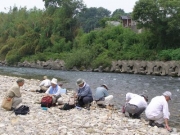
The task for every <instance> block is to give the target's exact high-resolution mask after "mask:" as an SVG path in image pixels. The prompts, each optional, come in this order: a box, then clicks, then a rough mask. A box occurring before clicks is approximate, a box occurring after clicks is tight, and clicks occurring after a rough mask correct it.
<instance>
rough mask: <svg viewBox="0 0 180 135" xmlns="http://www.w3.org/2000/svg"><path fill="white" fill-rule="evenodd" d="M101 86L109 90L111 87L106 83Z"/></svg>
mask: <svg viewBox="0 0 180 135" xmlns="http://www.w3.org/2000/svg"><path fill="white" fill-rule="evenodd" d="M101 86H104V87H105V88H106V89H107V90H109V88H108V86H107V85H106V84H102V85H101Z"/></svg>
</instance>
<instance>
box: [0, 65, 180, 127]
mask: <svg viewBox="0 0 180 135" xmlns="http://www.w3.org/2000/svg"><path fill="white" fill-rule="evenodd" d="M0 74H5V75H15V76H23V77H26V78H38V79H40V78H42V76H44V75H47V76H48V77H49V78H53V77H55V78H58V80H59V81H60V82H63V83H64V85H63V87H65V88H68V89H74V90H76V89H77V86H76V80H77V79H78V78H83V79H84V80H85V81H86V82H87V83H88V84H89V85H90V87H91V89H92V91H93V93H94V91H95V88H96V87H98V86H100V85H101V84H104V83H105V84H107V85H108V87H109V89H110V90H109V93H110V94H113V95H114V104H115V105H116V107H117V108H119V109H120V108H121V107H122V105H123V104H124V102H125V94H126V93H127V92H132V93H137V94H147V95H148V97H149V101H150V100H151V98H153V97H154V96H157V95H162V93H163V92H164V91H167V90H168V91H171V92H172V100H171V101H170V102H169V110H170V113H171V116H170V126H173V127H177V128H179V127H180V98H179V97H180V78H179V77H176V78H173V77H170V76H152V75H137V74H121V73H98V72H77V71H59V70H46V69H34V68H14V67H0Z"/></svg>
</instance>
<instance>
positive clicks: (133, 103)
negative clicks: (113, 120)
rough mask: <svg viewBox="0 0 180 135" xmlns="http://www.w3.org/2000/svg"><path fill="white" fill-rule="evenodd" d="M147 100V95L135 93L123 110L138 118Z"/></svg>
mask: <svg viewBox="0 0 180 135" xmlns="http://www.w3.org/2000/svg"><path fill="white" fill-rule="evenodd" d="M147 102H148V96H146V95H141V96H140V95H136V96H135V97H132V98H131V99H130V100H129V102H128V103H127V104H126V106H125V112H128V113H129V116H130V117H132V118H137V119H139V118H140V115H141V113H142V112H143V111H144V110H145V109H146V107H147Z"/></svg>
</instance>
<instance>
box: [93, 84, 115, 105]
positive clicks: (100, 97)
mask: <svg viewBox="0 0 180 135" xmlns="http://www.w3.org/2000/svg"><path fill="white" fill-rule="evenodd" d="M108 90H109V89H108V86H107V85H106V84H103V85H101V86H100V87H97V88H96V92H95V101H96V103H97V105H99V106H100V107H101V106H102V107H106V106H109V105H111V101H112V99H113V95H109V94H108Z"/></svg>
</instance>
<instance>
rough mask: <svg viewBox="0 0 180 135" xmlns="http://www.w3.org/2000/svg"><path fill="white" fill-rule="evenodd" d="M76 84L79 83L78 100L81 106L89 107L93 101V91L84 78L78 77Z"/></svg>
mask: <svg viewBox="0 0 180 135" xmlns="http://www.w3.org/2000/svg"><path fill="white" fill-rule="evenodd" d="M76 84H77V85H78V87H79V88H78V92H77V102H78V106H79V107H85V108H87V109H89V107H90V103H91V102H92V101H93V97H92V91H91V88H90V86H89V84H87V83H86V82H85V81H84V80H83V79H81V78H80V79H78V80H77V82H76Z"/></svg>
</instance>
